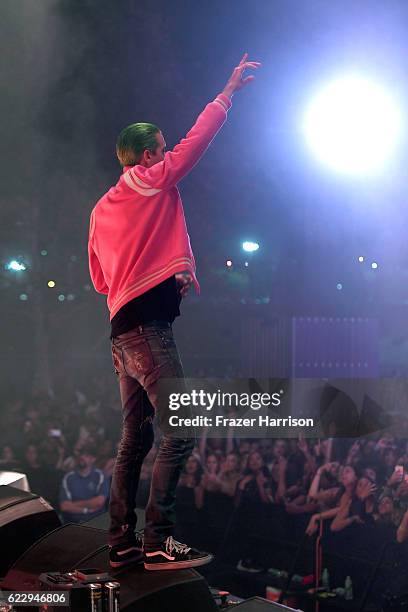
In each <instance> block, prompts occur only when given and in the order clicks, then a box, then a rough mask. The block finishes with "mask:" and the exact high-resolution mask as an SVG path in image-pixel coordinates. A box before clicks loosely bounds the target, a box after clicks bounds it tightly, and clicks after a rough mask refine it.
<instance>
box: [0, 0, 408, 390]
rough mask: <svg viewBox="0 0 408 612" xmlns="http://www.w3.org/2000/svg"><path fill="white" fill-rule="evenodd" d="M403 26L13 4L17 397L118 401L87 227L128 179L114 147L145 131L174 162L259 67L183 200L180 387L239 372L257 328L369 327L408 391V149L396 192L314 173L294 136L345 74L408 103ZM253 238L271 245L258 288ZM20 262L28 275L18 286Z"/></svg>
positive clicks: (238, 12)
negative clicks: (71, 394) (238, 78)
mask: <svg viewBox="0 0 408 612" xmlns="http://www.w3.org/2000/svg"><path fill="white" fill-rule="evenodd" d="M407 23H408V5H407V4H406V3H405V2H403V1H394V2H393V1H387V2H386V3H384V2H383V1H374V0H367V1H363V2H361V1H360V2H356V1H345V0H335V1H332V2H327V1H326V0H321V1H316V0H307V1H306V0H279V1H278V0H276V1H275V0H253V1H251V2H245V1H243V0H237V1H232V0H228V1H221V0H219V1H215V0H209V1H207V2H205V3H203V2H198V1H193V0H185V1H182V0H172V1H171V2H169V1H167V2H166V1H164V0H154V1H151V0H150V1H130V0H123V1H120V2H114V1H113V0H112V1H107V0H93V1H90V0H69V1H68V0H65V1H64V0H59V1H58V0H54V1H52V0H41V2H34V1H30V0H2V2H1V6H0V38H1V41H2V53H1V77H0V78H1V92H2V95H1V99H0V111H1V138H0V146H1V160H2V164H1V170H0V172H1V177H2V180H1V181H0V203H1V225H0V227H1V229H0V232H1V240H0V260H1V264H2V269H1V271H0V287H1V296H2V301H1V317H0V325H1V327H0V336H1V338H2V343H1V344H2V351H1V367H2V374H3V376H2V384H1V387H2V393H3V396H4V394H5V393H9V392H13V393H16V392H19V391H20V390H21V389H23V388H32V387H34V388H47V387H50V386H51V387H56V386H58V385H66V386H70V385H75V384H77V383H78V381H81V380H83V379H87V378H89V377H98V376H101V377H109V376H111V377H112V384H114V382H115V381H114V374H113V370H112V366H111V364H110V350H109V339H108V338H109V317H108V310H107V308H106V304H105V298H104V297H103V296H101V295H98V294H96V293H95V292H94V290H93V287H91V284H90V279H89V274H88V267H87V265H88V264H87V251H86V247H87V236H88V223H89V215H90V212H91V210H92V208H93V206H94V205H95V203H96V201H97V200H98V198H99V197H100V196H101V195H102V194H103V193H104V192H105V191H106V190H107V189H108V188H109V187H110V186H111V185H112V184H113V183H115V182H116V181H117V179H118V176H119V172H120V168H119V165H118V163H117V161H116V158H115V154H114V149H115V140H116V136H117V134H118V132H119V131H120V129H122V128H123V127H124V126H125V125H127V124H128V123H131V122H135V121H151V122H154V123H156V124H158V125H159V126H160V127H161V129H162V131H163V133H164V135H165V137H166V141H167V144H168V147H172V146H174V145H175V144H176V143H177V142H178V140H179V139H180V138H181V137H182V136H184V135H185V133H186V132H187V131H188V129H189V128H190V127H191V125H192V124H193V122H194V121H195V118H196V117H197V115H198V113H199V112H200V111H201V110H202V108H203V107H204V106H205V104H206V103H207V102H208V101H210V100H211V99H213V98H214V97H215V95H216V94H217V93H218V92H219V91H221V90H222V88H223V86H224V84H225V82H226V80H227V78H228V77H229V75H230V73H231V71H232V68H233V67H234V66H235V65H236V63H237V62H238V61H239V59H240V58H241V56H242V54H243V52H245V51H248V52H249V54H250V58H251V59H254V60H260V61H262V63H263V67H262V69H261V70H260V71H259V73H258V74H257V77H256V80H255V82H254V83H252V84H251V86H250V87H248V88H247V89H246V90H245V91H243V92H240V93H238V94H236V96H235V97H234V99H233V108H232V109H231V111H230V113H229V118H228V122H227V124H226V125H225V126H224V128H223V129H222V131H221V132H220V134H219V135H218V136H217V138H216V141H215V142H214V143H213V145H212V146H211V148H210V150H209V151H208V153H207V154H206V156H205V158H204V159H203V160H202V161H201V162H200V164H199V165H198V166H197V168H195V169H194V171H193V172H192V173H191V174H190V175H189V176H188V177H187V178H186V179H185V180H184V181H183V182H182V184H181V193H182V197H183V202H184V206H185V211H186V217H187V222H188V226H189V232H190V236H191V242H192V246H193V249H194V253H195V256H196V260H197V266H198V277H199V279H200V282H201V286H202V295H201V297H200V298H196V297H195V296H194V295H193V294H192V295H190V296H189V297H188V298H187V299H186V301H185V303H184V304H183V316H182V317H181V319H180V320H178V321H177V323H176V324H175V331H176V337H177V339H178V342H179V345H180V350H181V354H182V358H183V360H184V363H185V367H186V373H188V374H191V373H192V371H193V370H194V373H195V374H197V371H198V370H199V369H200V368H201V367H203V368H207V369H208V367H209V364H210V370H211V369H212V371H211V372H210V374H212V375H222V374H223V372H224V371H225V369H226V368H228V366H229V365H231V364H232V365H233V366H236V367H237V368H239V365H240V360H241V357H242V350H244V349H243V348H242V345H241V343H240V337H241V336H240V334H241V332H240V329H241V326H242V321H243V320H244V319H245V317H246V316H247V315H248V313H252V315H253V313H254V311H256V312H257V313H260V314H259V316H263V314H264V313H267V314H271V313H272V314H273V316H276V317H278V318H279V317H284V318H285V317H286V318H290V317H291V316H293V315H310V316H315V315H316V316H324V315H339V316H368V317H372V318H375V319H377V320H378V324H379V337H378V353H379V360H380V364H381V372H380V373H381V374H382V375H386V376H390V375H405V374H406V373H407V366H406V362H407V356H408V344H407V333H406V329H407V322H408V316H407V309H408V286H407V279H408V266H407V240H406V234H407V231H406V229H407V228H406V226H407V222H406V199H407V195H406V187H407V178H406V176H407V173H406V162H407V156H406V153H405V149H406V146H404V145H406V137H405V136H404V137H403V146H402V147H401V149H400V152H399V154H398V156H397V157H396V159H395V161H394V163H393V164H392V165H391V166H390V168H389V170H388V171H387V172H386V173H385V174H383V175H381V176H378V177H370V178H365V179H356V178H353V179H352V178H344V177H341V176H336V175H335V174H334V173H332V172H331V171H330V170H327V169H325V168H324V167H322V166H320V165H319V164H318V163H317V162H316V161H315V160H314V159H313V157H312V156H311V155H310V152H309V150H308V149H307V148H306V146H305V143H304V139H303V135H302V134H301V132H300V121H301V116H302V112H303V110H304V108H305V105H306V103H307V102H308V100H309V98H310V96H311V95H312V93H313V91H314V90H315V89H316V87H318V86H319V84H324V83H325V82H326V80H328V79H330V78H332V77H333V76H335V75H336V74H338V73H342V72H344V71H345V70H348V69H349V68H350V67H352V68H358V70H359V71H360V72H362V73H365V71H367V73H369V74H370V75H371V76H373V77H377V78H378V79H379V81H380V82H383V83H385V84H387V85H389V86H390V87H391V88H392V90H393V91H394V92H395V93H396V94H397V95H398V97H399V99H400V101H401V103H402V104H405V102H406V98H407V89H408V88H407V83H408V52H407V44H406V40H407V25H406V24H407ZM245 239H253V240H257V241H258V242H259V243H260V245H261V248H260V250H259V251H258V252H257V253H255V254H254V255H253V256H252V258H251V259H250V266H249V268H248V269H245V268H244V261H245V259H248V258H245V256H244V254H243V253H242V251H241V242H242V240H245ZM43 249H45V250H46V251H47V255H41V250H43ZM359 255H364V256H365V258H366V261H365V263H364V264H363V265H362V264H359V263H358V262H357V257H358V256H359ZM19 256H20V257H21V259H22V260H24V261H25V262H26V263H27V266H28V269H27V270H26V271H25V272H20V273H13V272H10V271H6V270H5V269H4V265H5V264H6V263H7V262H8V261H10V260H11V259H14V258H18V257H19ZM227 258H231V259H232V260H233V262H234V267H233V269H232V270H227V269H226V267H225V261H226V259H227ZM371 261H377V262H378V264H379V268H378V270H371V268H370V262H371ZM51 279H52V280H55V282H56V287H55V288H54V289H50V288H48V287H47V281H48V280H51ZM338 283H341V284H342V285H343V289H342V290H341V291H339V290H338V289H337V288H336V286H337V284H338ZM21 294H25V295H27V296H28V297H27V299H26V300H22V299H20V297H19V296H20V295H21ZM60 294H62V295H64V296H65V299H64V301H59V300H58V295H60ZM68 296H71V297H70V299H68ZM72 296H73V297H72ZM255 316H258V315H255ZM289 341H290V340H289V338H288V342H289ZM271 374H273V373H271Z"/></svg>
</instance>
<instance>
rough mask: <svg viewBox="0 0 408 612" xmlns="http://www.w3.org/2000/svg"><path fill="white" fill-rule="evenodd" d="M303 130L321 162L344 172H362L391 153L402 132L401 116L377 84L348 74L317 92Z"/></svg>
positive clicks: (379, 165)
mask: <svg viewBox="0 0 408 612" xmlns="http://www.w3.org/2000/svg"><path fill="white" fill-rule="evenodd" d="M303 129H304V132H305V135H306V138H307V140H308V143H309V145H310V147H311V149H312V150H313V151H314V153H315V155H316V157H317V158H318V159H319V160H320V161H321V162H323V163H324V164H326V165H328V166H330V167H331V168H333V169H334V170H336V171H338V172H342V173H344V174H365V173H368V172H374V171H376V170H378V169H379V168H380V167H381V166H382V165H384V164H385V162H386V161H387V160H388V159H389V158H390V157H391V155H392V153H393V150H394V149H395V146H396V144H397V140H398V137H399V135H400V134H401V133H402V115H401V112H400V111H399V109H398V108H397V105H396V103H395V101H394V100H393V99H392V98H391V96H390V94H389V93H387V92H386V91H385V90H383V89H382V88H381V87H380V86H379V85H377V84H376V83H374V82H372V81H370V80H369V79H367V78H364V77H359V76H357V75H348V76H343V77H341V78H338V79H336V80H334V81H332V82H331V83H329V84H328V85H327V86H326V87H325V88H324V89H323V90H322V91H321V92H320V93H318V94H317V96H316V98H315V99H314V100H312V102H311V103H310V104H309V106H308V108H307V110H306V113H305V118H304V124H303Z"/></svg>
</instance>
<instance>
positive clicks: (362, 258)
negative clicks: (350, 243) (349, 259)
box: [358, 255, 364, 263]
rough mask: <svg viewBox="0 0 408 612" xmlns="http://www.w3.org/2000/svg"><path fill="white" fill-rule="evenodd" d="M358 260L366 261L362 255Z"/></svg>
mask: <svg viewBox="0 0 408 612" xmlns="http://www.w3.org/2000/svg"><path fill="white" fill-rule="evenodd" d="M358 261H359V262H360V263H363V261H364V257H363V256H362V255H360V257H359V258H358Z"/></svg>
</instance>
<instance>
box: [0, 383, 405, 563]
mask: <svg viewBox="0 0 408 612" xmlns="http://www.w3.org/2000/svg"><path fill="white" fill-rule="evenodd" d="M92 393H93V394H92ZM96 394H97V395H96ZM95 397H98V398H99V399H95ZM2 420H3V423H2V430H1V439H2V445H1V447H0V470H16V471H21V472H23V473H25V474H26V475H27V478H28V482H29V485H30V488H31V490H32V491H33V492H35V493H38V494H40V495H42V496H43V497H44V498H46V499H47V500H48V501H49V502H50V503H51V504H52V505H53V506H54V507H55V508H56V509H57V510H58V512H59V513H60V516H61V519H62V520H63V521H69V522H81V521H86V520H88V519H89V518H91V517H93V516H96V515H97V514H99V513H102V512H105V511H106V510H107V507H108V503H109V486H110V479H111V476H112V470H113V466H114V461H115V455H116V449H117V443H118V440H119V437H120V428H121V407H120V401H119V397H118V396H117V391H116V390H115V389H110V388H109V387H107V388H106V389H103V388H102V383H101V382H100V380H98V381H95V387H93V388H92V387H91V390H90V389H88V390H87V391H86V392H84V391H83V390H77V391H76V392H75V393H74V394H73V395H72V396H70V395H68V393H66V395H65V397H63V398H61V397H59V398H56V397H50V396H49V395H47V394H37V395H36V396H33V397H30V398H28V399H26V400H23V399H15V400H13V401H9V402H8V404H7V406H6V407H5V408H4V409H3V414H2ZM156 450H157V440H156V446H154V447H153V448H152V450H151V451H150V453H149V455H148V456H147V458H146V460H145V462H144V465H143V469H142V473H141V479H140V486H139V491H138V495H137V505H138V506H139V507H141V508H143V507H144V506H145V504H146V501H147V498H148V495H149V486H150V474H151V469H152V464H153V461H154V457H155V452H156ZM177 513H178V530H179V533H178V534H177V535H178V537H179V538H180V539H181V540H182V541H188V542H189V543H191V544H193V545H196V546H200V547H202V548H205V549H207V550H210V551H211V552H215V553H216V554H217V555H218V556H221V557H223V558H225V559H226V560H227V561H229V562H231V563H233V564H238V566H239V568H240V569H242V570H245V569H247V570H251V571H252V570H254V569H256V567H257V561H256V559H255V560H254V554H253V552H254V547H253V545H251V541H252V542H253V541H254V540H253V538H254V537H255V539H256V536H257V535H258V536H260V537H261V536H262V537H265V535H266V536H267V538H269V539H270V540H271V541H273V539H274V538H277V539H279V538H282V537H283V533H284V532H285V529H286V532H285V533H288V529H289V531H290V532H291V533H290V535H291V536H294V532H293V530H292V526H293V524H294V523H293V522H292V523H291V522H290V521H291V520H292V519H295V523H296V525H297V529H298V531H297V535H298V536H299V537H300V536H301V535H302V534H301V533H300V532H299V529H301V531H302V532H303V534H307V536H309V537H310V538H311V539H313V536H314V534H316V533H317V532H318V531H319V528H320V525H321V523H323V524H324V525H325V528H326V529H327V530H328V531H329V532H330V533H332V534H339V533H341V534H343V537H344V538H347V537H348V536H350V537H351V538H355V534H356V533H357V531H358V530H360V531H361V530H365V529H370V530H371V531H370V533H371V534H372V530H373V529H374V530H375V533H378V534H381V538H384V537H385V538H386V539H388V540H389V541H394V542H396V543H399V544H402V543H404V542H406V541H408V441H407V440H406V439H399V438H397V437H396V436H394V435H391V434H390V433H380V434H370V435H368V436H366V437H364V438H360V439H350V438H337V439H335V438H326V439H305V438H302V437H299V438H292V439H274V438H267V439H257V438H255V439H254V438H240V437H234V436H233V435H232V433H231V435H228V437H226V438H214V437H209V436H208V437H207V436H206V435H205V434H204V435H202V436H201V437H200V438H199V440H198V443H197V445H196V447H195V449H194V450H193V453H192V454H191V456H190V457H189V459H188V461H187V463H186V466H185V469H184V472H183V474H182V476H181V478H180V481H179V485H178V492H177ZM277 517H279V520H277ZM282 521H283V522H282ZM285 521H286V524H285V525H286V526H284V527H282V525H284V523H285ZM288 521H289V522H288ZM288 525H289V528H288ZM299 526H300V527H299ZM237 534H240V535H239V537H237ZM347 534H348V536H347ZM384 534H386V535H384ZM370 537H372V536H370ZM378 537H380V535H379V536H378ZM251 538H252V540H251ZM251 546H252V547H251ZM258 563H259V561H258Z"/></svg>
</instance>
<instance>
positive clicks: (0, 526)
mask: <svg viewBox="0 0 408 612" xmlns="http://www.w3.org/2000/svg"><path fill="white" fill-rule="evenodd" d="M60 525H61V521H60V520H59V518H58V515H57V513H56V512H55V510H54V509H53V508H52V506H50V504H49V503H48V502H46V501H45V499H43V498H42V497H40V496H39V495H34V494H33V493H28V492H27V491H22V490H20V489H16V488H14V487H10V486H7V485H2V486H0V542H1V555H0V576H4V575H5V574H6V572H7V571H8V570H9V569H10V567H11V566H12V565H13V563H14V562H15V561H16V559H18V558H19V557H20V556H21V555H22V554H23V553H24V552H25V551H26V550H27V549H28V548H29V547H30V546H31V545H32V544H33V543H34V542H36V541H37V540H39V539H40V538H42V537H43V536H44V535H45V534H46V533H49V532H50V531H52V530H53V529H56V528H57V527H59V526H60Z"/></svg>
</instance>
